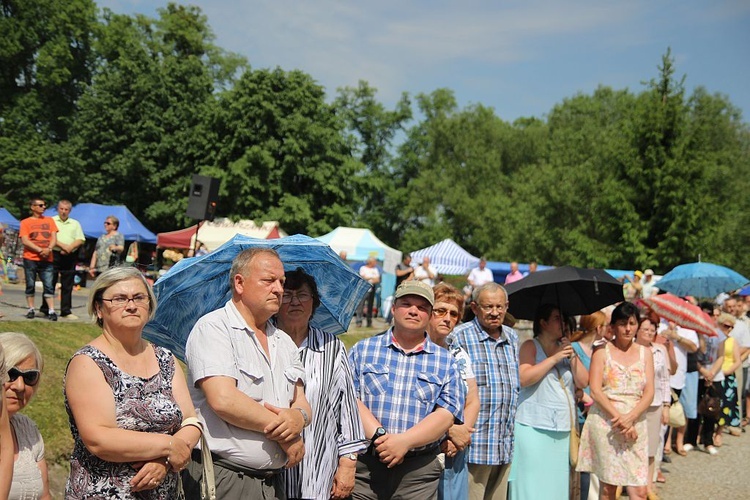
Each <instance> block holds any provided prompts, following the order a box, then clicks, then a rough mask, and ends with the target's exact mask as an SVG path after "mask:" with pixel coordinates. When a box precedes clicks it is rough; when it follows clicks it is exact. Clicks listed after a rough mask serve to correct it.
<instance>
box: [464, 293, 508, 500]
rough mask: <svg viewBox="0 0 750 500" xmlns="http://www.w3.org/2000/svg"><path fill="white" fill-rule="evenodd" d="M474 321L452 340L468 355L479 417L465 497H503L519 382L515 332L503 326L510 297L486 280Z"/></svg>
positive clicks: (476, 300)
mask: <svg viewBox="0 0 750 500" xmlns="http://www.w3.org/2000/svg"><path fill="white" fill-rule="evenodd" d="M471 310H472V311H473V312H474V314H475V316H476V317H475V318H474V320H473V321H470V322H468V323H464V324H462V325H459V326H458V327H457V328H456V329H455V330H453V334H452V337H453V341H454V342H455V343H456V344H457V345H459V346H461V347H462V348H463V349H464V350H465V351H466V352H468V353H469V358H470V359H471V365H472V368H473V370H474V375H475V376H476V381H477V388H478V389H479V403H480V407H479V415H478V417H477V421H476V424H475V425H474V428H475V431H474V434H473V435H472V437H471V445H470V446H469V456H468V462H469V498H470V499H471V500H489V499H505V498H507V492H508V478H509V477H510V462H511V459H512V458H513V433H514V430H515V427H514V422H515V419H516V407H517V406H518V391H519V390H520V387H521V382H520V378H519V374H518V334H516V331H515V330H513V329H512V328H510V327H508V326H504V325H503V320H504V319H505V313H506V311H507V310H508V293H507V292H506V291H505V288H503V287H502V286H500V285H498V284H497V283H494V282H490V283H485V284H484V285H482V286H480V287H477V288H475V289H474V291H473V292H472V301H471Z"/></svg>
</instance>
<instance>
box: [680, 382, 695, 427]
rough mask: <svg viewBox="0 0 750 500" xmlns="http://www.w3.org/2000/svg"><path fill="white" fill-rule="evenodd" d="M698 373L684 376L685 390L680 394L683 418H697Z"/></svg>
mask: <svg viewBox="0 0 750 500" xmlns="http://www.w3.org/2000/svg"><path fill="white" fill-rule="evenodd" d="M699 381H700V373H698V372H689V373H686V374H685V388H684V389H682V392H681V393H680V403H682V408H683V409H684V410H685V418H689V419H694V418H698V382H699Z"/></svg>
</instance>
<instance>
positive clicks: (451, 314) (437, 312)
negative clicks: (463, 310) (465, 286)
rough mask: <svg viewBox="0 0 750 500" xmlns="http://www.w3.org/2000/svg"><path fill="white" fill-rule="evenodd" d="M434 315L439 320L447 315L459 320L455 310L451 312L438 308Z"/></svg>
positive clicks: (434, 310)
mask: <svg viewBox="0 0 750 500" xmlns="http://www.w3.org/2000/svg"><path fill="white" fill-rule="evenodd" d="M432 314H434V315H435V316H437V317H438V318H442V317H443V316H445V315H446V314H450V316H451V318H453V319H458V311H454V310H453V309H451V310H450V311H449V310H448V309H445V308H443V307H438V308H437V309H433V310H432Z"/></svg>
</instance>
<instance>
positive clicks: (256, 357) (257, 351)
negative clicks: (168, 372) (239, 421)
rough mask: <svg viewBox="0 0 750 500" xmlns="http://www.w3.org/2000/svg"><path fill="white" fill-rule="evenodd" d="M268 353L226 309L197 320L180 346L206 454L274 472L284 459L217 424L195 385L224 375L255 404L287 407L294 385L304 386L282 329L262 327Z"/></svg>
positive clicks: (258, 435)
mask: <svg viewBox="0 0 750 500" xmlns="http://www.w3.org/2000/svg"><path fill="white" fill-rule="evenodd" d="M266 335H267V336H268V351H269V353H270V357H266V354H265V351H264V350H263V348H262V347H261V345H260V343H259V342H258V339H257V337H256V336H255V333H254V332H253V330H252V329H250V328H249V327H248V326H247V323H245V320H244V319H243V318H242V316H241V315H240V313H239V311H238V310H237V307H236V306H235V305H234V304H233V303H232V301H231V300H230V301H229V302H227V303H226V305H225V306H224V307H223V308H221V309H217V310H216V311H213V312H210V313H208V314H206V315H205V316H203V317H202V318H201V319H199V320H198V322H197V323H196V324H195V326H194V327H193V330H192V331H191V332H190V336H189V337H188V341H187V344H186V346H185V360H186V361H187V365H188V384H189V389H190V397H191V398H192V400H193V403H194V404H195V409H196V412H197V413H198V415H199V417H200V418H201V419H202V420H203V422H204V424H205V435H206V440H207V441H208V445H209V447H210V448H211V451H212V452H214V453H216V454H218V455H220V456H221V457H223V458H226V459H228V460H231V461H233V462H237V463H238V464H241V465H244V466H246V467H252V468H254V469H279V468H281V467H283V466H284V464H286V454H285V453H284V451H283V450H282V449H281V447H280V446H279V445H278V443H276V442H275V441H272V440H270V439H267V438H266V437H265V435H264V434H263V433H262V432H255V431H251V430H247V429H241V428H239V427H236V426H234V425H231V424H229V423H227V422H225V421H224V420H222V419H221V417H219V416H218V415H217V414H216V413H215V412H214V411H213V410H212V409H211V407H210V406H209V405H208V402H207V401H206V396H205V394H204V393H203V391H202V390H201V389H199V388H198V387H196V385H195V383H196V382H197V381H199V380H201V379H204V378H207V377H215V376H224V377H231V378H233V379H235V380H236V381H237V388H238V389H239V390H240V391H242V392H243V393H245V394H246V395H248V396H250V397H251V398H253V399H254V400H255V401H257V402H258V403H260V404H261V405H262V404H263V403H265V402H267V403H270V404H272V405H275V406H278V407H280V408H289V407H290V405H291V402H292V400H293V399H294V386H295V384H296V382H297V381H298V380H299V381H302V382H303V383H304V381H305V375H304V374H305V372H304V368H303V367H302V364H301V362H300V361H299V356H298V351H297V346H296V344H295V343H294V341H293V340H292V339H291V338H290V337H289V335H287V334H286V333H284V332H283V331H282V330H279V329H278V328H276V327H275V326H274V325H273V324H271V323H270V322H268V323H267V324H266Z"/></svg>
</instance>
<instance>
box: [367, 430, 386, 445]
mask: <svg viewBox="0 0 750 500" xmlns="http://www.w3.org/2000/svg"><path fill="white" fill-rule="evenodd" d="M386 434H387V433H386V432H385V428H383V427H378V428H377V429H375V434H373V435H372V437H371V438H370V441H371V442H375V440H376V439H377V438H379V437H380V436H385V435H386Z"/></svg>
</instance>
